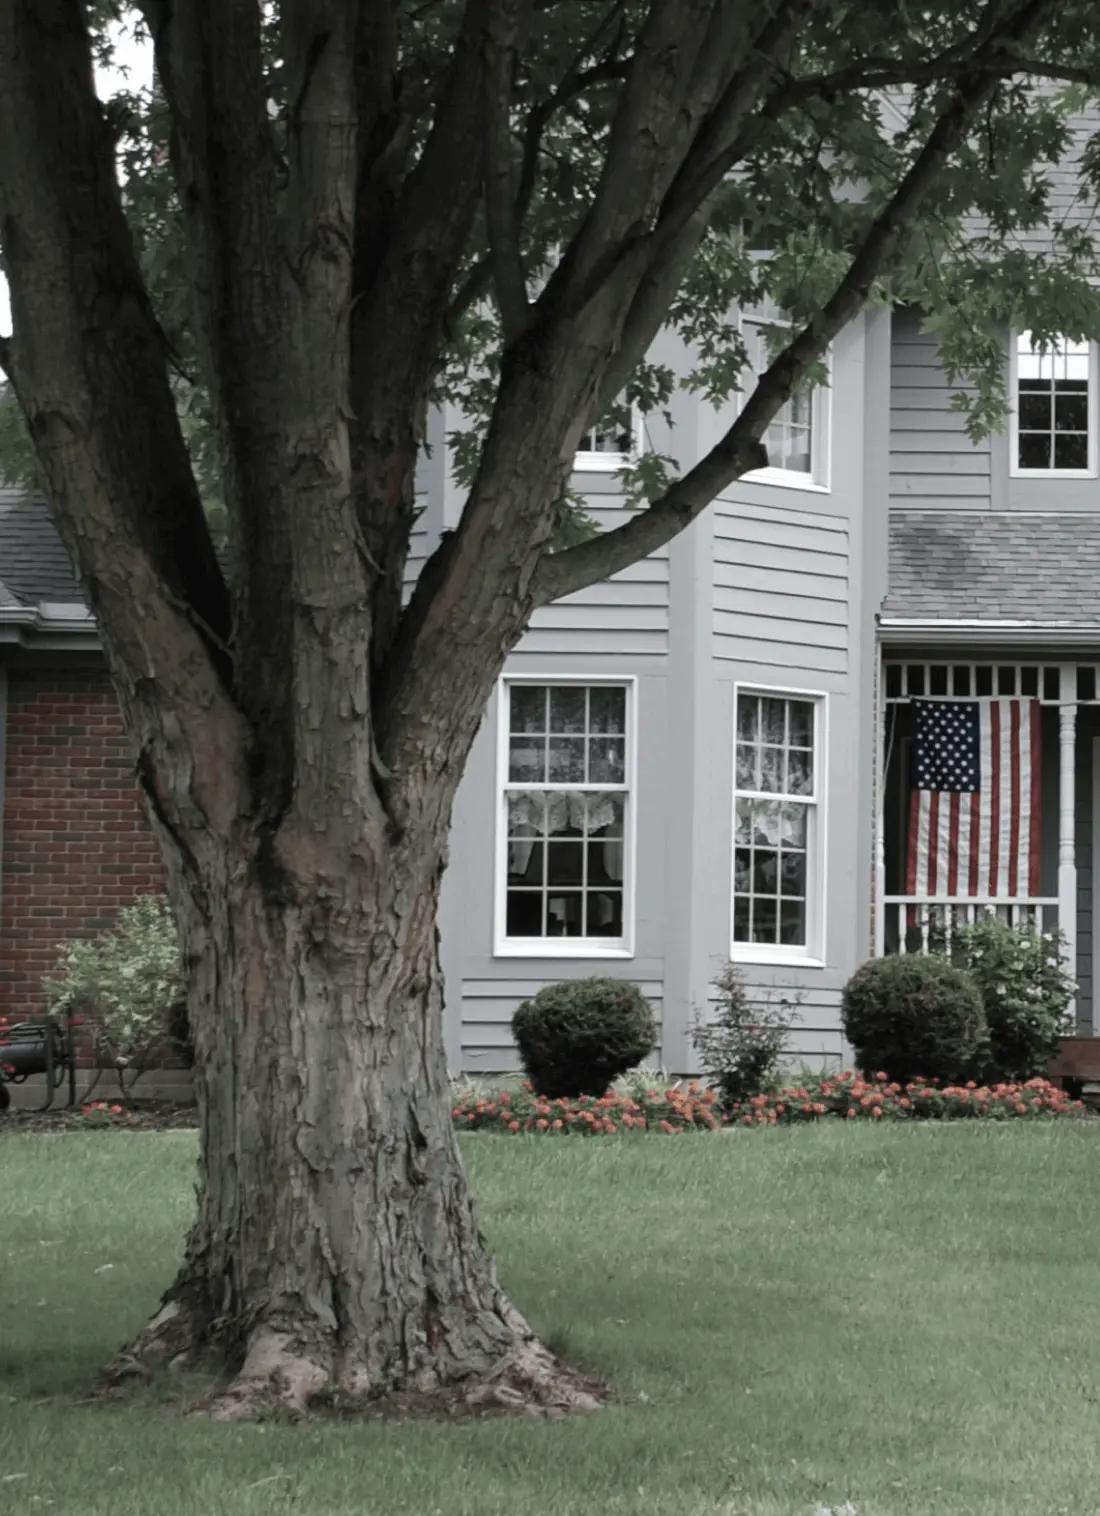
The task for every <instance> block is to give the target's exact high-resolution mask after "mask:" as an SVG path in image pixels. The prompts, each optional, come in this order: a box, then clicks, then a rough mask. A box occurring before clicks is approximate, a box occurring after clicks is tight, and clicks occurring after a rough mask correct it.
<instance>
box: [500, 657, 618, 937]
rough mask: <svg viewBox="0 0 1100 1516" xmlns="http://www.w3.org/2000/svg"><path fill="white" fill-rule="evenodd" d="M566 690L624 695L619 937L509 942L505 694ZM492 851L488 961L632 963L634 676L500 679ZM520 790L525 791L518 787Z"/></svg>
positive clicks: (507, 705) (582, 787)
mask: <svg viewBox="0 0 1100 1516" xmlns="http://www.w3.org/2000/svg"><path fill="white" fill-rule="evenodd" d="M537 684H551V685H553V684H572V685H582V686H584V687H586V688H587V687H592V688H596V687H600V686H603V687H613V688H615V689H622V690H625V692H626V721H625V728H626V768H625V776H626V777H625V780H624V784H623V790H624V792H625V794H626V797H627V799H626V817H625V821H624V824H623V935H622V937H621V938H618V939H615V938H607V939H602V938H597V937H509V936H508V935H507V931H506V927H507V909H508V825H507V796H508V791H509V789H510V788H512V786H511V784H510V781H509V779H508V739H509V736H510V735H511V733H510V730H509V727H510V722H509V714H510V707H511V702H510V698H509V692H510V690H511V689H512V687H513V686H514V685H537ZM494 785H495V795H494V809H495V816H496V819H495V823H494V846H493V957H494V958H579V959H588V958H591V959H609V958H611V959H626V958H633V957H634V920H635V894H636V865H635V859H636V856H637V816H638V679H637V675H635V674H561V673H533V674H528V673H523V674H504V675H502V677H501V679H500V681H499V683H498V685H497V754H496V772H495V774H494ZM519 787H520V788H525V789H529V788H530V787H531V786H529V785H524V786H519ZM551 787H552V788H553V789H555V790H587V789H593V788H599V786H593V785H589V784H555V785H553V786H549V785H548V786H547V788H551Z"/></svg>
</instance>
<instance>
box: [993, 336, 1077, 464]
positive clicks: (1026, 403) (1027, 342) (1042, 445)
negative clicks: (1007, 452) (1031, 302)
mask: <svg viewBox="0 0 1100 1516" xmlns="http://www.w3.org/2000/svg"><path fill="white" fill-rule="evenodd" d="M1012 358H1013V363H1012V368H1013V401H1014V405H1013V417H1012V471H1013V473H1014V474H1016V475H1017V476H1023V477H1028V476H1036V477H1043V478H1049V477H1050V476H1051V475H1052V474H1062V475H1068V476H1069V477H1070V478H1079V479H1080V478H1085V479H1087V478H1090V477H1091V476H1093V475H1094V474H1095V473H1096V415H1097V397H1096V393H1095V391H1096V374H1095V367H1094V364H1095V348H1094V347H1093V345H1092V344H1091V343H1089V342H1071V341H1070V340H1069V339H1068V338H1059V339H1057V340H1056V341H1055V342H1053V343H1050V344H1048V345H1047V346H1046V348H1045V349H1040V347H1039V346H1038V344H1037V343H1036V342H1035V340H1034V339H1033V338H1032V335H1031V333H1030V332H1019V333H1018V334H1017V335H1016V337H1015V339H1014V342H1013V348H1012Z"/></svg>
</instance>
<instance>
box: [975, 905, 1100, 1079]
mask: <svg viewBox="0 0 1100 1516" xmlns="http://www.w3.org/2000/svg"><path fill="white" fill-rule="evenodd" d="M1064 942H1065V938H1064V937H1063V936H1062V934H1061V933H1060V932H1058V933H1041V932H1038V931H1035V930H1034V929H1031V928H1027V927H1025V928H1022V929H1021V928H1018V927H1012V926H1009V925H1008V923H1007V922H1005V921H1000V920H998V919H997V917H996V916H993V915H987V916H985V917H982V918H979V919H978V920H977V921H975V922H972V923H971V925H969V926H967V927H964V928H963V929H962V930H961V931H959V932H957V933H956V935H955V939H954V942H953V944H952V959H953V961H954V962H956V963H958V964H960V965H961V966H962V967H964V968H965V969H966V970H967V972H968V973H969V975H970V977H971V979H973V981H974V983H975V984H976V985H977V986H978V989H979V990H980V991H981V996H982V1004H983V1006H984V1008H985V1019H986V1024H987V1026H988V1036H987V1039H986V1041H985V1043H984V1044H983V1046H982V1048H981V1049H980V1050H979V1053H978V1057H977V1059H976V1061H975V1064H974V1067H973V1070H972V1072H973V1073H974V1076H975V1078H978V1079H985V1080H998V1079H999V1080H1012V1079H1015V1080H1023V1079H1031V1078H1034V1077H1035V1076H1036V1075H1037V1074H1043V1073H1045V1072H1046V1070H1047V1069H1048V1068H1049V1066H1050V1063H1051V1060H1052V1059H1053V1058H1054V1057H1055V1056H1056V1054H1057V1052H1058V1044H1059V1039H1060V1038H1061V1037H1063V1036H1065V1035H1066V1033H1067V1032H1068V1031H1069V1027H1068V1026H1067V1022H1066V1012H1067V1008H1068V1006H1069V1002H1070V1001H1071V999H1072V998H1073V996H1074V994H1075V992H1076V985H1075V984H1074V981H1073V979H1072V977H1071V976H1070V975H1069V974H1067V973H1066V971H1065V969H1064V968H1063V967H1062V946H1063V943H1064Z"/></svg>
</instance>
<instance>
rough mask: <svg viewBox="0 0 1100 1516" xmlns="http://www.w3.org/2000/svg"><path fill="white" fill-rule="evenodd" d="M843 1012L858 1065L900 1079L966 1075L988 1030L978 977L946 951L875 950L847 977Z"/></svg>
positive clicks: (899, 1081)
mask: <svg viewBox="0 0 1100 1516" xmlns="http://www.w3.org/2000/svg"><path fill="white" fill-rule="evenodd" d="M841 1015H842V1017H843V1021H844V1035H845V1036H846V1037H847V1039H848V1041H849V1042H850V1043H851V1045H852V1047H853V1048H854V1049H855V1053H856V1058H857V1060H858V1063H859V1067H860V1069H861V1070H862V1071H863V1072H864V1073H866V1074H874V1073H878V1072H879V1071H880V1070H881V1071H882V1072H884V1073H886V1074H888V1075H889V1077H890V1078H891V1079H892V1080H896V1081H897V1082H898V1083H899V1084H906V1083H908V1082H909V1081H910V1080H912V1079H916V1078H918V1077H923V1078H925V1079H943V1080H948V1081H952V1080H957V1079H966V1078H968V1077H969V1072H970V1070H971V1068H972V1066H973V1063H974V1060H975V1058H976V1057H977V1056H978V1055H979V1053H980V1051H981V1049H982V1048H983V1047H984V1045H985V1040H986V1035H987V1033H986V1021H985V1013H984V1011H983V1009H982V997H981V993H980V991H979V990H978V987H977V985H976V984H975V983H974V981H973V979H971V977H970V975H969V974H967V973H966V972H965V971H964V970H963V969H960V968H956V967H955V966H954V964H951V963H949V962H948V961H947V959H946V958H921V957H918V956H916V955H909V954H896V955H891V956H890V957H887V958H872V959H871V961H870V962H869V963H865V964H864V965H863V967H862V968H859V969H857V970H856V972H855V973H854V974H853V975H852V977H851V979H849V981H848V983H847V984H846V985H845V987H844V994H843V997H842V999H841Z"/></svg>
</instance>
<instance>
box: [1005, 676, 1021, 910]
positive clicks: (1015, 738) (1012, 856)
mask: <svg viewBox="0 0 1100 1516" xmlns="http://www.w3.org/2000/svg"><path fill="white" fill-rule="evenodd" d="M1011 713H1012V741H1011V744H1009V769H1011V781H1009V784H1011V800H1012V822H1011V826H1009V878H1008V887H1009V894H1015V893H1017V878H1018V873H1020V828H1021V825H1023V820H1024V811H1023V805H1024V802H1023V796H1021V793H1020V700H1012V705H1011Z"/></svg>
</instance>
